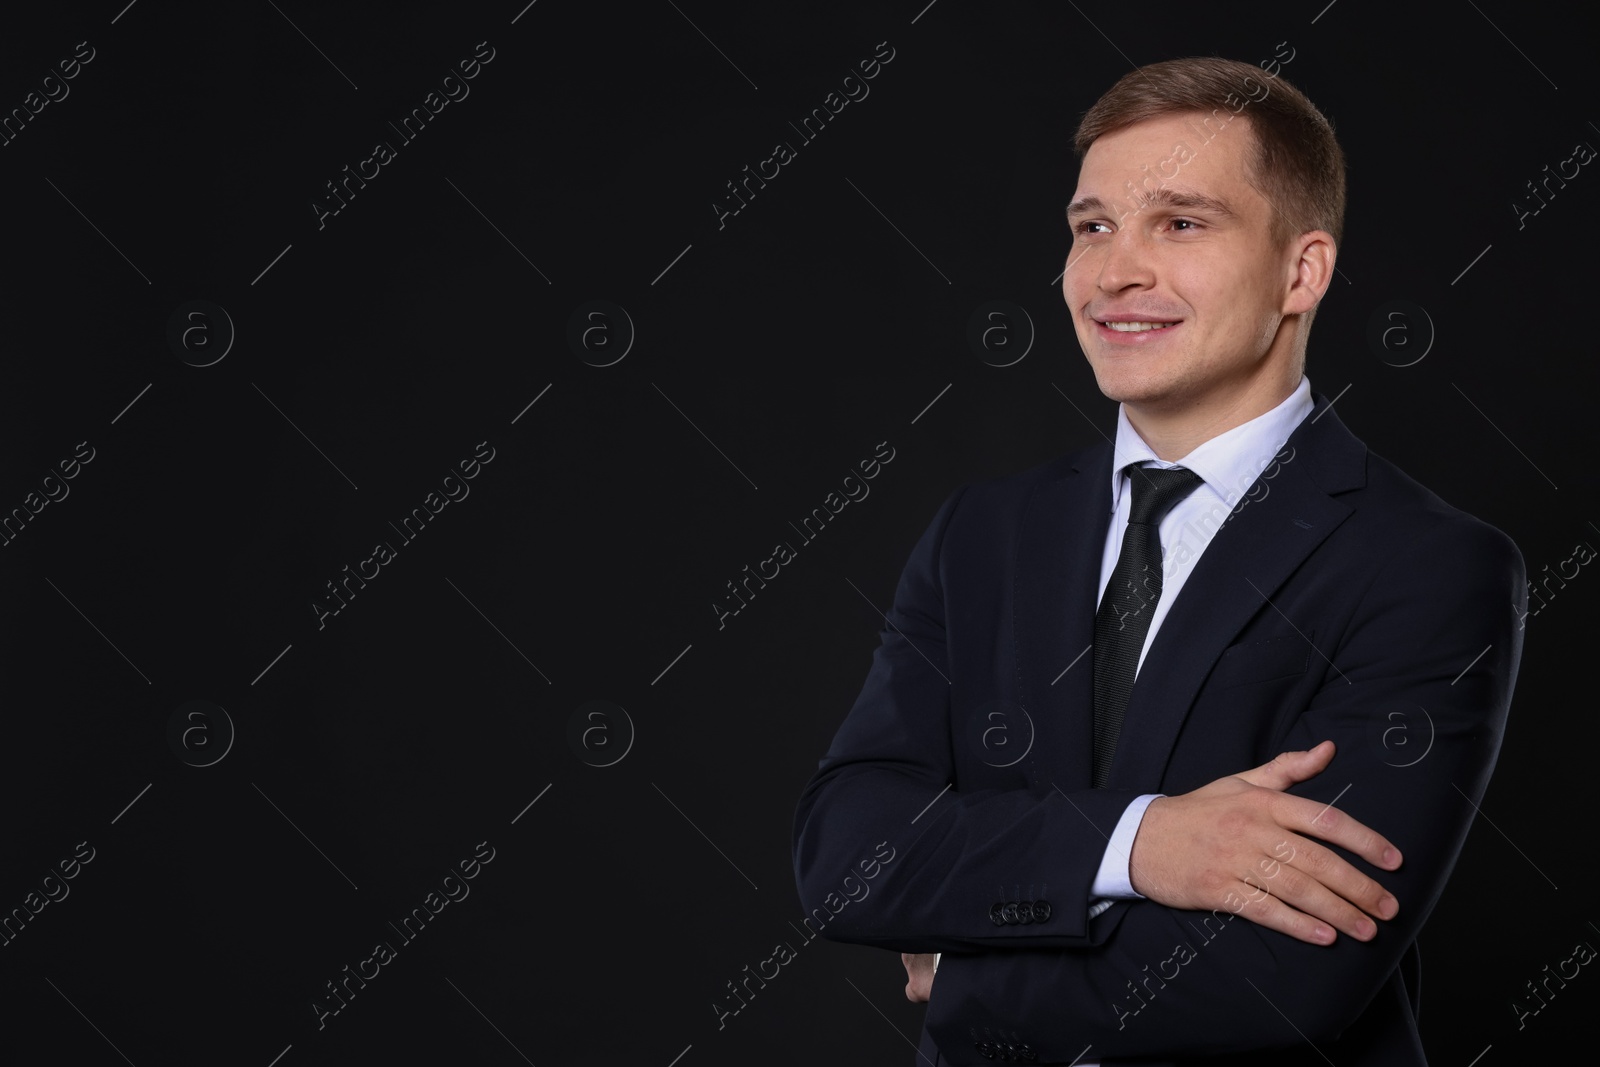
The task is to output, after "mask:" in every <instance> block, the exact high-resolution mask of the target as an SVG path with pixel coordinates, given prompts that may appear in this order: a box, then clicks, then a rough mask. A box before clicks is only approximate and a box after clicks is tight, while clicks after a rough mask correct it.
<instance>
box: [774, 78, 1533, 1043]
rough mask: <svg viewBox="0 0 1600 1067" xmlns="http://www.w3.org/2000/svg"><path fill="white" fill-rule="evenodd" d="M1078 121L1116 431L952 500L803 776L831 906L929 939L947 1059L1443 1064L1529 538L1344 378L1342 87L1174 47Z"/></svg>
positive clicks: (1080, 229)
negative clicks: (1371, 439) (1376, 417)
mask: <svg viewBox="0 0 1600 1067" xmlns="http://www.w3.org/2000/svg"><path fill="white" fill-rule="evenodd" d="M1075 146H1076V148H1077V151H1078V153H1079V156H1080V159H1081V169H1080V174H1079V178H1078V186H1077V189H1076V192H1075V193H1074V195H1073V197H1072V200H1071V203H1070V205H1069V207H1068V218H1069V221H1070V224H1071V229H1072V246H1071V250H1070V253H1069V256H1068V261H1067V265H1066V271H1065V274H1064V276H1063V280H1062V293H1063V296H1064V298H1065V300H1066V306H1067V310H1068V311H1069V313H1070V314H1071V315H1072V319H1073V324H1074V326H1075V328H1076V330H1077V334H1078V341H1079V344H1080V345H1081V346H1082V349H1083V352H1084V355H1085V356H1086V357H1087V358H1088V360H1089V363H1090V366H1091V367H1092V368H1093V370H1094V374H1095V379H1096V382H1097V383H1098V385H1099V388H1100V390H1101V391H1102V392H1103V393H1104V394H1105V395H1106V396H1107V397H1109V398H1111V399H1113V400H1115V401H1118V402H1119V407H1118V414H1117V425H1116V431H1115V438H1114V440H1113V439H1110V438H1108V439H1107V440H1106V441H1105V442H1104V443H1102V444H1098V445H1095V446H1092V447H1090V448H1088V449H1085V450H1083V451H1080V452H1076V453H1074V454H1071V455H1068V456H1065V457H1062V458H1059V459H1056V460H1052V461H1050V462H1048V463H1045V464H1043V465H1041V466H1039V467H1036V468H1034V469H1032V470H1029V471H1026V472H1024V473H1022V474H1019V475H1015V476H1012V477H1008V478H1001V479H996V480H994V481H990V482H983V483H978V484H974V485H969V486H965V487H962V488H960V489H957V490H956V491H955V492H954V493H952V494H951V495H950V496H949V498H948V499H947V500H946V501H945V503H944V504H943V506H942V507H941V508H940V509H939V511H938V513H937V514H936V515H935V516H934V518H933V521H932V523H931V524H930V525H929V527H928V529H927V531H926V532H925V533H924V534H923V536H922V538H921V539H920V540H919V541H918V543H917V545H916V547H915V548H914V549H913V550H912V553H911V556H910V559H909V561H908V562H907V564H906V566H905V569H904V571H903V573H902V575H901V578H900V582H899V585H898V588H897V590H896V593H895V599H894V605H893V607H892V608H891V610H890V612H889V614H888V616H887V620H886V625H885V626H884V628H883V630H882V632H881V643H880V645H879V647H878V649H877V650H876V652H875V653H874V656H873V661H872V666H871V669H870V671H869V673H868V676H867V680H866V683H865V685H864V686H863V688H862V691H861V694H860V696H859V697H858V698H857V700H856V701H855V704H854V706H853V707H852V708H851V709H850V712H849V714H848V715H847V716H846V718H845V720H844V723H843V725H842V726H841V727H840V728H839V730H838V732H837V734H836V735H835V737H834V740H833V743H832V745H831V747H830V748H829V750H828V752H827V754H826V756H825V757H824V758H823V759H822V761H821V763H820V764H819V768H818V771H817V773H816V774H815V775H814V776H813V778H812V780H811V781H810V783H809V784H808V785H807V786H806V789H805V791H804V794H803V795H802V797H801V800H800V803H799V806H798V809H797V812H796V816H795V825H794V838H793V842H794V861H795V872H796V878H797V883H798V886H799V891H800V898H801V901H802V902H803V904H804V906H805V907H806V909H807V910H808V912H811V913H813V914H814V915H816V916H817V918H818V919H819V920H820V921H821V922H822V923H824V924H825V925H824V926H823V927H822V929H823V931H824V933H825V936H827V937H830V938H835V939H838V940H842V941H849V942H856V943H861V944H868V945H877V946H881V947H884V948H890V949H895V950H898V951H899V952H901V953H903V954H904V955H903V957H902V958H903V960H904V962H905V964H906V969H907V972H908V977H909V982H908V985H907V994H908V995H909V996H911V997H912V999H915V1000H920V999H929V1000H930V1002H929V1007H928V1015H927V1022H926V1029H925V1031H924V1033H923V1038H922V1043H921V1047H920V1049H919V1059H918V1062H919V1063H926V1064H930V1065H942V1064H976V1063H982V1062H986V1061H990V1060H997V1059H998V1060H1006V1061H1014V1062H1036V1063H1077V1064H1080V1065H1081V1064H1085V1063H1102V1064H1112V1063H1134V1062H1136V1063H1141V1064H1154V1063H1170V1064H1178V1063H1186V1064H1187V1063H1195V1064H1198V1063H1217V1062H1226V1063H1229V1064H1253V1063H1258V1062H1259V1063H1267V1062H1271V1063H1272V1064H1274V1067H1284V1065H1297V1064H1322V1063H1325V1062H1328V1061H1330V1060H1331V1061H1332V1062H1337V1063H1340V1064H1394V1065H1408V1067H1409V1065H1416V1064H1423V1063H1425V1062H1426V1060H1425V1057H1424V1054H1423V1050H1422V1045H1421V1041H1420V1039H1419V1036H1418V1031H1417V1025H1416V1017H1417V1011H1418V1004H1419V1001H1418V996H1419V991H1418V973H1419V970H1418V968H1419V962H1418V954H1417V951H1416V948H1415V943H1416V940H1417V935H1418V932H1419V930H1420V929H1421V927H1422V924H1423V922H1424V921H1425V920H1426V919H1427V917H1428V915H1429V914H1430V913H1431V911H1432V909H1433V907H1434V905H1435V903H1436V902H1437V900H1438V898H1439V894H1440V893H1441V891H1442V890H1443V888H1444V885H1445V882H1446V880H1447V879H1448V877H1449V875H1450V872H1451V870H1452V868H1453V867H1454V865H1455V862H1456V858H1457V856H1458V854H1459V852H1460V849H1461V846H1462V843H1463V841H1464V840H1465V837H1466V833H1467V830H1468V827H1469V826H1470V824H1471V821H1472V817H1473V812H1474V810H1475V808H1476V805H1477V803H1478V800H1479V799H1480V798H1481V796H1482V793H1483V791H1484V789H1485V787H1486V786H1487V783H1488V780H1489V775H1490V773H1491V771H1492V769H1493V767H1494V763H1495V760H1496V758H1497V756H1498V752H1499V747H1500V739H1501V736H1502V733H1503V730H1504V725H1505V718H1506V714H1507V711H1508V708H1509V705H1510V701H1511V693H1512V689H1513V686H1514V683H1515V679H1516V673H1517V666H1518V663H1519V660H1520V657H1521V651H1522V631H1521V630H1520V629H1519V628H1518V627H1517V626H1516V625H1515V620H1516V619H1517V618H1518V617H1519V612H1520V611H1522V610H1525V599H1526V590H1525V576H1524V565H1523V561H1522V556H1521V554H1520V553H1519V552H1518V550H1517V548H1516V546H1515V544H1514V543H1512V541H1511V540H1510V539H1509V538H1507V537H1506V536H1505V535H1504V534H1503V533H1501V532H1500V531H1499V530H1497V529H1495V528H1494V527H1492V526H1489V525H1488V524H1486V523H1484V522H1482V521H1480V520H1478V519H1476V518H1473V517H1472V516H1470V515H1467V514H1465V513H1463V512H1461V511H1459V510H1458V509H1456V508H1453V507H1451V506H1450V505H1449V504H1447V503H1445V502H1444V501H1443V500H1441V499H1439V498H1438V497H1437V496H1435V495H1434V494H1433V493H1431V492H1429V491H1428V490H1427V489H1426V488H1424V487H1423V486H1421V485H1419V484H1418V483H1417V482H1415V481H1414V480H1412V479H1411V478H1409V477H1407V476H1406V475H1405V474H1404V473H1402V472H1401V471H1400V470H1399V469H1398V468H1397V467H1395V466H1394V465H1393V464H1392V463H1390V462H1388V461H1387V460H1385V459H1383V458H1382V457H1380V456H1378V455H1376V454H1374V453H1372V452H1371V451H1369V450H1368V449H1367V448H1366V446H1365V445H1363V444H1362V443H1361V442H1360V441H1359V440H1358V439H1356V438H1355V437H1354V436H1353V435H1352V434H1351V433H1350V431H1349V430H1347V429H1346V428H1345V427H1344V425H1343V423H1342V422H1341V421H1340V420H1339V417H1338V416H1337V415H1336V414H1335V413H1334V412H1333V409H1332V404H1331V402H1330V401H1329V400H1328V398H1327V397H1326V396H1325V395H1324V394H1322V393H1320V392H1313V391H1312V389H1311V385H1310V382H1309V380H1308V379H1307V378H1306V376H1305V373H1304V371H1305V352H1306V342H1307V338H1308V336H1309V332H1310V327H1311V319H1312V316H1313V313H1314V312H1315V310H1316V307H1317V304H1318V302H1319V301H1320V300H1321V299H1322V297H1323V294H1324V293H1325V292H1326V290H1327V288H1328V285H1329V282H1330V279H1331V278H1332V276H1333V273H1334V260H1335V255H1336V252H1337V249H1338V243H1339V239H1340V234H1341V229H1342V221H1343V211H1344V163H1343V156H1342V153H1341V152H1340V149H1339V146H1338V143H1337V141H1336V140H1335V138H1334V135H1333V131H1332V128H1331V127H1330V126H1329V124H1328V122H1327V120H1326V119H1325V118H1324V117H1323V116H1322V114H1321V113H1320V112H1319V111H1317V109H1316V108H1315V107H1314V106H1313V105H1312V104H1311V102H1310V101H1309V100H1307V99H1306V98H1305V97H1304V96H1303V95H1302V94H1301V93H1300V92H1299V91H1298V90H1296V89H1295V88H1294V87H1292V86H1290V85H1289V84H1287V83H1286V82H1285V81H1283V80H1282V79H1281V78H1279V79H1273V78H1271V77H1268V76H1266V75H1264V74H1263V73H1262V72H1261V71H1259V70H1257V69H1256V68H1254V67H1251V66H1249V65H1247V64H1243V63H1237V62H1233V61H1229V60H1222V59H1186V60H1176V61H1172V62H1167V63H1158V64H1154V65H1151V66H1147V67H1144V68H1141V69H1139V70H1135V71H1133V72H1131V73H1130V74H1128V75H1127V76H1125V77H1124V78H1122V79H1121V80H1120V81H1119V82H1118V83H1117V84H1116V85H1115V86H1113V87H1112V88H1111V89H1110V90H1109V91H1108V92H1107V93H1106V94H1105V96H1103V97H1102V98H1101V99H1100V101H1099V102H1098V103H1096V104H1095V105H1094V107H1092V108H1091V109H1090V110H1089V111H1088V112H1087V114H1086V115H1085V116H1084V119H1083V121H1082V123H1081V124H1080V126H1079V129H1078V133H1077V137H1076V141H1075ZM1247 503H1248V504H1249V506H1248V507H1246V506H1245V505H1246V504H1247ZM1380 831H1381V832H1380ZM878 842H887V843H889V844H890V845H891V846H892V847H894V848H895V849H896V850H897V854H898V855H899V856H900V859H899V860H898V861H897V862H896V865H895V867H894V869H893V870H892V871H889V872H887V873H886V878H887V881H886V882H884V883H883V884H882V885H880V886H879V887H878V891H877V892H875V893H873V895H872V896H871V898H870V899H868V900H865V901H863V902H861V903H860V904H859V905H853V906H851V907H850V908H848V909H840V908H836V907H834V901H833V899H832V898H833V895H834V894H832V892H831V890H832V889H833V887H834V886H836V885H837V884H838V881H839V878H840V877H841V876H842V875H843V874H846V873H850V871H849V867H850V864H851V863H852V862H853V860H854V858H855V857H857V856H858V855H860V854H861V851H862V849H863V848H866V849H869V850H870V848H871V847H872V846H874V845H875V844H877V843H878ZM830 913H832V914H831V915H830ZM830 918H831V921H829V919H830ZM937 953H942V957H937V958H936V956H935V955H934V954H937ZM936 963H937V967H938V970H937V973H935V971H934V966H935V964H936ZM930 998H931V999H930Z"/></svg>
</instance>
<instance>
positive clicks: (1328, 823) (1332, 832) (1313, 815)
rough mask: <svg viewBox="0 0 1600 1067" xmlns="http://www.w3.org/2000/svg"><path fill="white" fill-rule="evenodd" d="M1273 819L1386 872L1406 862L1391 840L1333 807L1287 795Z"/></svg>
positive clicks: (1280, 798) (1276, 802) (1278, 801)
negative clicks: (1336, 846) (1353, 854)
mask: <svg viewBox="0 0 1600 1067" xmlns="http://www.w3.org/2000/svg"><path fill="white" fill-rule="evenodd" d="M1273 817H1274V818H1275V819H1277V822H1278V825H1280V826H1283V827H1286V828H1288V829H1291V830H1294V831H1295V832H1296V833H1299V834H1303V835H1305V836H1307V837H1314V838H1316V839H1317V840H1319V841H1326V842H1328V843H1329V844H1333V845H1338V846H1339V847H1340V848H1343V849H1345V850H1346V851H1348V852H1353V853H1355V854H1356V855H1357V856H1360V857H1361V858H1362V859H1364V860H1366V861H1367V862H1368V863H1370V864H1372V865H1373V866H1374V867H1379V868H1382V869H1383V870H1386V871H1392V870H1395V869H1396V868H1398V867H1399V866H1400V864H1401V862H1402V860H1403V857H1402V856H1401V855H1400V850H1399V849H1398V848H1395V846H1394V844H1393V842H1391V841H1390V840H1389V839H1388V838H1387V837H1384V836H1383V835H1382V834H1380V833H1378V831H1376V830H1374V829H1372V827H1370V826H1368V825H1367V824H1365V823H1363V822H1361V821H1360V820H1359V819H1355V818H1353V817H1351V816H1350V815H1348V814H1347V813H1345V812H1343V811H1340V810H1339V809H1338V808H1336V807H1334V806H1333V805H1332V804H1319V803H1318V802H1317V801H1315V800H1311V799H1309V798H1308V797H1297V796H1291V795H1289V794H1284V795H1283V796H1281V797H1278V798H1277V799H1276V801H1275V803H1274V811H1273Z"/></svg>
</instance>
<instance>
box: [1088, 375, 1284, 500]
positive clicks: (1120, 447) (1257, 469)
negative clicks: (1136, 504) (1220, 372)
mask: <svg viewBox="0 0 1600 1067" xmlns="http://www.w3.org/2000/svg"><path fill="white" fill-rule="evenodd" d="M1311 408H1312V403H1311V380H1310V379H1309V378H1307V377H1306V376H1305V375H1304V374H1302V375H1301V376H1300V384H1299V385H1298V386H1296V387H1295V390H1294V392H1292V393H1290V394H1289V395H1288V396H1287V397H1285V398H1284V400H1283V402H1282V403H1280V404H1279V405H1278V406H1277V407H1275V408H1273V409H1272V410H1270V411H1264V412H1262V413H1261V414H1260V415H1257V416H1256V417H1255V418H1253V419H1251V420H1250V421H1249V422H1245V423H1241V424H1240V425H1238V426H1235V427H1234V428H1233V429H1231V430H1227V431H1225V432H1223V433H1220V434H1218V435H1217V436H1215V437H1213V438H1211V439H1210V440H1208V441H1202V442H1201V443H1200V444H1198V445H1196V446H1195V447H1194V448H1192V449H1190V451H1189V454H1188V455H1186V456H1184V457H1182V458H1181V459H1177V460H1173V461H1171V462H1168V461H1167V460H1164V459H1160V458H1159V457H1157V456H1156V454H1155V452H1153V451H1152V450H1151V448H1150V446H1149V445H1148V444H1146V443H1145V441H1144V438H1142V437H1140V436H1139V433H1138V431H1137V430H1135V429H1134V428H1133V423H1131V422H1129V421H1128V412H1127V408H1126V406H1124V405H1122V404H1118V405H1117V439H1116V443H1115V445H1114V451H1113V453H1112V454H1113V455H1114V456H1115V460H1114V461H1113V463H1112V465H1111V512H1112V514H1116V511H1117V505H1118V503H1119V502H1120V500H1121V498H1122V486H1123V482H1124V481H1125V478H1124V475H1123V471H1124V468H1126V467H1127V466H1128V464H1130V463H1141V464H1142V463H1145V462H1151V463H1154V464H1155V465H1156V466H1158V467H1185V468H1187V469H1189V470H1192V471H1194V472H1195V473H1196V474H1198V475H1199V476H1200V477H1201V478H1202V479H1203V480H1204V481H1205V484H1206V485H1208V486H1210V487H1211V488H1212V490H1214V491H1215V492H1216V493H1217V495H1219V496H1221V497H1222V498H1223V499H1224V500H1226V499H1228V494H1229V493H1230V491H1231V492H1232V493H1233V495H1234V496H1236V497H1237V496H1242V495H1243V494H1244V492H1245V490H1247V489H1249V488H1250V486H1251V485H1252V484H1253V483H1254V482H1255V480H1256V478H1257V476H1258V475H1259V474H1260V473H1261V471H1263V470H1265V469H1266V467H1267V465H1268V464H1270V463H1271V462H1272V457H1273V456H1275V455H1277V453H1278V450H1279V449H1280V448H1282V447H1283V443H1284V442H1285V441H1287V440H1288V439H1289V435H1290V434H1291V433H1293V432H1294V428H1295V427H1296V426H1298V425H1300V422H1301V420H1302V419H1304V418H1305V417H1306V415H1308V414H1309V413H1310V412H1311Z"/></svg>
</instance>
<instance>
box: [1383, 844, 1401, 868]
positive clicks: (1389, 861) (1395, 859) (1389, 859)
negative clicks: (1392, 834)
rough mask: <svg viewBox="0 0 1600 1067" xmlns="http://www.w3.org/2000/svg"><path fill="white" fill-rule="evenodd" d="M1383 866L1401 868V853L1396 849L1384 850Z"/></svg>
mask: <svg viewBox="0 0 1600 1067" xmlns="http://www.w3.org/2000/svg"><path fill="white" fill-rule="evenodd" d="M1383 865H1384V866H1385V867H1398V866H1400V853H1399V851H1398V850H1396V849H1394V848H1386V849H1384V850H1383Z"/></svg>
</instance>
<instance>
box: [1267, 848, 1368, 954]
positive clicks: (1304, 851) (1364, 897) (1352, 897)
mask: <svg viewBox="0 0 1600 1067" xmlns="http://www.w3.org/2000/svg"><path fill="white" fill-rule="evenodd" d="M1284 864H1285V865H1284V866H1283V867H1281V868H1279V870H1280V871H1281V872H1282V873H1285V874H1289V875H1291V877H1290V878H1289V880H1288V883H1286V884H1288V885H1289V888H1287V889H1284V890H1281V891H1280V890H1278V889H1277V888H1276V887H1275V888H1274V890H1273V891H1274V892H1275V893H1277V894H1278V895H1279V896H1282V897H1284V898H1285V899H1290V900H1291V903H1294V904H1295V906H1296V907H1301V908H1303V909H1305V910H1312V911H1314V912H1315V913H1316V914H1317V915H1319V916H1320V917H1321V918H1323V919H1325V920H1328V921H1330V922H1333V921H1335V919H1336V918H1337V916H1336V914H1334V913H1332V912H1330V911H1328V910H1327V909H1328V907H1330V905H1327V904H1326V901H1325V898H1323V897H1322V896H1321V894H1320V893H1318V892H1316V891H1315V890H1308V891H1307V892H1306V894H1305V895H1304V901H1305V903H1302V902H1301V901H1299V900H1293V899H1291V898H1292V897H1293V895H1294V894H1295V891H1296V890H1298V889H1300V888H1301V882H1300V879H1301V878H1302V877H1304V878H1309V879H1312V880H1313V881H1315V882H1316V883H1317V884H1318V885H1319V886H1321V887H1323V888H1324V889H1325V890H1326V891H1327V892H1328V893H1330V894H1332V895H1334V896H1335V897H1337V898H1338V899H1339V900H1340V901H1346V902H1348V903H1349V904H1350V905H1351V906H1353V907H1355V908H1358V909H1360V910H1361V911H1362V912H1365V913H1366V914H1367V915H1370V916H1372V917H1373V918H1375V919H1385V920H1387V919H1392V918H1394V917H1395V915H1397V914H1398V913H1399V911H1400V902H1399V901H1398V900H1397V899H1395V896H1394V894H1393V893H1390V892H1389V891H1388V890H1387V889H1385V888H1384V887H1383V886H1382V885H1380V884H1379V883H1378V882H1377V881H1375V880H1374V879H1372V878H1369V877H1368V876H1367V875H1365V874H1362V873H1361V872H1360V871H1359V870H1357V869H1356V868H1355V867H1354V866H1352V865H1351V864H1350V863H1349V862H1348V861H1346V860H1345V859H1344V857H1342V856H1340V855H1339V854H1338V853H1337V852H1334V851H1333V850H1332V849H1330V848H1324V847H1323V846H1322V845H1320V844H1318V843H1317V842H1315V841H1308V840H1304V839H1300V841H1299V844H1298V845H1297V846H1295V853H1294V855H1293V857H1292V858H1290V859H1288V860H1285V861H1284ZM1313 901H1315V902H1318V903H1319V904H1320V905H1321V907H1320V909H1319V907H1317V906H1313V907H1311V908H1308V909H1307V908H1306V904H1311V903H1312V902H1313ZM1344 917H1345V918H1346V919H1348V918H1349V916H1348V914H1346V915H1345V916H1344ZM1335 925H1338V926H1339V928H1340V929H1341V930H1344V931H1345V932H1346V933H1349V934H1351V935H1352V936H1359V935H1357V934H1356V933H1355V930H1354V929H1352V927H1351V926H1350V925H1349V924H1348V923H1342V924H1341V923H1335ZM1363 940H1366V939H1365V938H1363Z"/></svg>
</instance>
